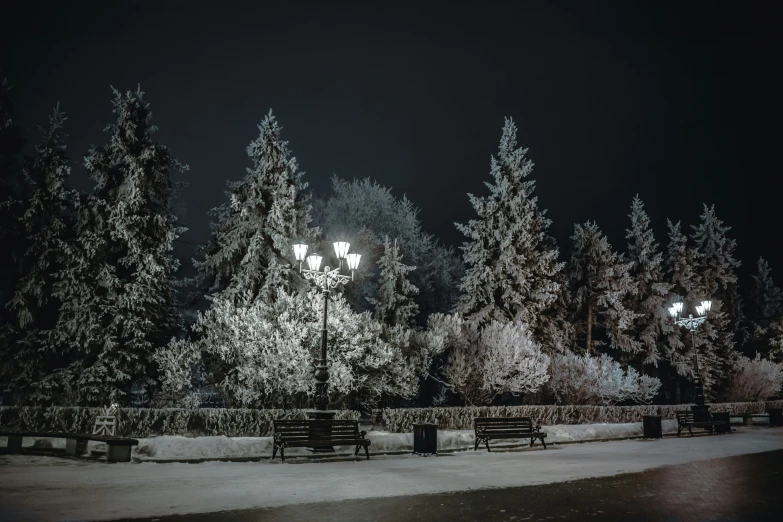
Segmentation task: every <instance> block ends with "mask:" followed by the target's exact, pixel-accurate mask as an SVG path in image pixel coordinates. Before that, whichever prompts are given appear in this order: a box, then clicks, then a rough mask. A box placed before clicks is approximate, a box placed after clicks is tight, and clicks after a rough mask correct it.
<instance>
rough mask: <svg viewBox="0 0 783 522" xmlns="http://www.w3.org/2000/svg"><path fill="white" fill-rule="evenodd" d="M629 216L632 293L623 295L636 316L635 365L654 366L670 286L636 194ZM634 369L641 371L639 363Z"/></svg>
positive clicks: (629, 256) (656, 361)
mask: <svg viewBox="0 0 783 522" xmlns="http://www.w3.org/2000/svg"><path fill="white" fill-rule="evenodd" d="M629 217H630V218H631V228H630V229H627V230H626V234H625V238H626V239H627V240H628V256H627V260H628V261H629V262H630V264H631V269H630V275H631V278H632V280H633V283H632V284H633V285H634V286H636V291H635V292H632V293H629V294H627V295H626V299H625V307H626V308H627V309H629V310H631V311H633V312H634V313H636V320H635V321H634V325H633V328H632V331H633V334H632V335H633V337H634V338H635V339H638V340H639V342H640V343H641V348H642V351H641V352H640V354H639V355H640V356H641V360H639V361H638V362H639V363H643V364H652V365H655V366H658V361H659V359H660V358H661V354H660V346H659V340H660V338H661V328H662V327H663V325H664V324H665V322H666V321H667V317H666V298H667V296H668V293H669V290H670V289H671V286H672V285H671V284H669V283H665V282H664V280H663V269H662V264H663V254H662V253H661V252H660V251H659V248H658V243H656V242H655V238H654V237H653V231H652V228H651V226H650V218H649V217H648V216H647V213H646V212H645V211H644V203H642V200H641V199H639V196H638V195H637V196H636V197H635V198H634V199H633V203H632V204H631V214H630V215H629ZM637 366H638V367H637V369H638V370H640V372H641V370H642V367H641V364H638V365H637ZM642 373H643V372H642Z"/></svg>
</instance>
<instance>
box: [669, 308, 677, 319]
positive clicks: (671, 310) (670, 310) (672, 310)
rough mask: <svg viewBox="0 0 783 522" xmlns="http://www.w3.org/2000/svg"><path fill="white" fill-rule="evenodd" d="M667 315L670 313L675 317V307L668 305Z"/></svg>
mask: <svg viewBox="0 0 783 522" xmlns="http://www.w3.org/2000/svg"><path fill="white" fill-rule="evenodd" d="M669 315H671V316H672V317H677V309H676V308H674V307H673V306H670V307H669Z"/></svg>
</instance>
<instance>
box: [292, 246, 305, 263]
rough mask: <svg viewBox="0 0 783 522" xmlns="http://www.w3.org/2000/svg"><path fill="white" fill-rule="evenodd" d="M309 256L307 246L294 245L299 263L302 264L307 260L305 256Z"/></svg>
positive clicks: (295, 255)
mask: <svg viewBox="0 0 783 522" xmlns="http://www.w3.org/2000/svg"><path fill="white" fill-rule="evenodd" d="M306 255H307V245H303V244H298V245H294V257H295V258H296V260H297V261H299V262H300V263H301V262H302V261H304V260H305V256H306Z"/></svg>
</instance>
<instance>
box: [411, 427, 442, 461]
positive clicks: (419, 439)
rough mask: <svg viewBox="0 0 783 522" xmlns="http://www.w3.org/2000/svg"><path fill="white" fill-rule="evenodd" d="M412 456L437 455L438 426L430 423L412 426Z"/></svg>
mask: <svg viewBox="0 0 783 522" xmlns="http://www.w3.org/2000/svg"><path fill="white" fill-rule="evenodd" d="M413 453H414V455H436V454H437V453H438V425H437V424H430V423H422V424H414V425H413Z"/></svg>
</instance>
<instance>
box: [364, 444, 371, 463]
mask: <svg viewBox="0 0 783 522" xmlns="http://www.w3.org/2000/svg"><path fill="white" fill-rule="evenodd" d="M364 454H365V455H366V456H367V460H370V445H369V444H365V445H364Z"/></svg>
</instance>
